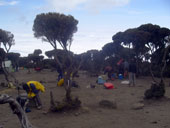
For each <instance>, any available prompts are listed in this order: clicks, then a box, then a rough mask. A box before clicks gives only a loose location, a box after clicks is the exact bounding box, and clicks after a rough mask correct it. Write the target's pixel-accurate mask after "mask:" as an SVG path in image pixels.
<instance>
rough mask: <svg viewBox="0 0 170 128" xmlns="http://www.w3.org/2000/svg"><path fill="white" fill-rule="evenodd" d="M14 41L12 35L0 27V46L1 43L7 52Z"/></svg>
mask: <svg viewBox="0 0 170 128" xmlns="http://www.w3.org/2000/svg"><path fill="white" fill-rule="evenodd" d="M14 42H15V41H14V35H13V34H12V33H11V32H8V31H5V30H2V29H0V47H1V43H2V44H3V46H4V48H5V50H6V52H7V53H8V52H9V50H10V49H11V46H12V45H14Z"/></svg>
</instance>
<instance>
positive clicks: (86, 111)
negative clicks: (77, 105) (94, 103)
mask: <svg viewBox="0 0 170 128" xmlns="http://www.w3.org/2000/svg"><path fill="white" fill-rule="evenodd" d="M89 112H90V110H89V108H88V107H82V113H89Z"/></svg>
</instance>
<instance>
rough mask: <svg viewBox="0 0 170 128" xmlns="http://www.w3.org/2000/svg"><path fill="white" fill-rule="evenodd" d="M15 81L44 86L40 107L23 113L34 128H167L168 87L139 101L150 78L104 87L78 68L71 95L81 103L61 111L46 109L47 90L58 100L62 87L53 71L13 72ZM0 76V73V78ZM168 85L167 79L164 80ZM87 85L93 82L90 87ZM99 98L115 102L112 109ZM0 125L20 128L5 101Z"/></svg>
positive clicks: (169, 124)
mask: <svg viewBox="0 0 170 128" xmlns="http://www.w3.org/2000/svg"><path fill="white" fill-rule="evenodd" d="M14 74H15V76H16V78H17V79H18V80H19V82H24V81H29V80H37V81H42V82H43V85H44V86H45V88H46V92H45V93H41V94H40V96H41V99H42V103H43V109H42V110H37V109H36V108H32V109H31V112H30V113H27V115H28V118H29V120H30V122H31V123H32V124H33V125H34V126H36V127H37V128H113V127H114V128H169V127H170V122H169V120H170V112H169V110H170V100H169V98H170V87H168V86H166V94H165V95H166V97H165V98H162V99H160V100H154V99H152V100H147V101H145V100H143V97H144V92H145V90H146V89H148V88H150V86H151V78H150V77H140V78H138V79H137V85H136V86H135V87H129V86H128V85H123V84H121V80H118V79H116V80H115V81H110V82H112V83H113V84H114V86H115V88H114V89H110V90H108V89H105V88H104V87H103V85H98V84H96V79H97V77H90V76H89V75H88V74H87V73H86V72H83V71H81V72H80V73H79V75H80V77H78V78H76V81H77V83H78V85H79V86H80V88H72V95H73V96H78V97H79V99H80V100H81V102H82V107H81V108H80V109H79V110H72V111H68V112H62V113H52V112H49V108H50V91H52V92H53V95H54V99H55V100H57V101H61V100H62V99H63V98H64V95H65V90H64V88H63V87H57V83H56V79H57V73H56V72H51V71H50V70H43V71H42V72H40V73H38V72H35V71H31V73H30V74H27V71H25V70H20V71H19V72H16V73H14ZM3 80H4V77H3V76H2V75H0V81H3ZM165 81H166V85H168V83H169V81H170V79H166V80H165ZM90 85H96V86H95V88H90ZM0 93H1V94H2V93H7V94H9V95H12V96H13V97H17V90H16V89H7V88H6V87H0ZM102 100H104V101H105V100H107V101H110V102H116V108H114V109H112V108H109V107H101V105H100V104H99V103H100V102H101V101H102ZM136 103H141V104H144V107H142V108H141V109H133V105H134V104H136ZM0 127H3V128H20V123H19V120H18V119H17V116H16V115H14V114H13V113H12V111H11V110H10V108H9V105H8V104H5V105H0Z"/></svg>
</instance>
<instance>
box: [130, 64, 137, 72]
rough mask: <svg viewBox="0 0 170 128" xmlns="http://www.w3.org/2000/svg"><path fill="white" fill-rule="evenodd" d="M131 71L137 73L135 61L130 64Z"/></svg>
mask: <svg viewBox="0 0 170 128" xmlns="http://www.w3.org/2000/svg"><path fill="white" fill-rule="evenodd" d="M129 72H132V73H136V64H135V63H130V64H129Z"/></svg>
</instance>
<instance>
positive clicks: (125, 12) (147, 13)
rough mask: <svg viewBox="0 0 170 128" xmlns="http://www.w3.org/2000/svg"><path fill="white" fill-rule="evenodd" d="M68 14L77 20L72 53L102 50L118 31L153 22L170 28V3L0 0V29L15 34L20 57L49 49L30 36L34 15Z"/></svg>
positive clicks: (169, 0) (147, 0) (168, 0)
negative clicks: (36, 50) (48, 13)
mask: <svg viewBox="0 0 170 128" xmlns="http://www.w3.org/2000/svg"><path fill="white" fill-rule="evenodd" d="M47 12H59V13H64V14H66V15H68V14H71V15H72V16H74V17H75V19H77V20H78V21H79V24H78V31H77V33H75V34H74V37H73V43H72V46H71V50H72V51H73V52H74V53H82V52H85V51H87V50H90V49H99V50H100V49H101V48H102V47H103V46H104V45H105V44H106V43H109V42H111V41H112V36H113V35H114V34H116V33H117V32H119V31H124V30H126V29H128V28H134V27H138V26H140V25H141V24H146V23H152V24H157V25H160V26H161V27H167V28H169V29H170V0H0V28H1V29H3V30H7V31H10V32H12V33H13V34H14V36H15V37H14V38H15V45H14V46H12V48H11V52H19V53H21V55H22V56H26V55H28V54H29V53H32V52H33V51H34V49H42V51H43V52H45V51H48V50H52V46H51V45H50V44H49V43H47V42H42V41H41V39H36V38H34V36H33V31H32V26H33V21H34V19H35V17H36V15H37V14H40V13H47Z"/></svg>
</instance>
